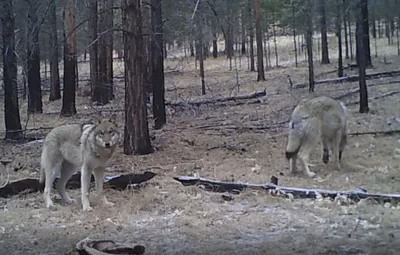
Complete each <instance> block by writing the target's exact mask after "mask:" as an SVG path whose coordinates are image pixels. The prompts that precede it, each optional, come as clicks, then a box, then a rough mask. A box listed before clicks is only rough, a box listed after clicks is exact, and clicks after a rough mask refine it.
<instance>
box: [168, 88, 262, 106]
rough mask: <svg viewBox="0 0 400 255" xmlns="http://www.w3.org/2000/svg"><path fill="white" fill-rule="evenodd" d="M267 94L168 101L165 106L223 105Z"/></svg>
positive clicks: (256, 93)
mask: <svg viewBox="0 0 400 255" xmlns="http://www.w3.org/2000/svg"><path fill="white" fill-rule="evenodd" d="M266 95H267V92H266V89H264V90H263V91H256V92H254V93H251V94H247V95H239V96H230V97H219V98H210V99H203V100H193V101H187V102H184V101H180V102H169V101H166V102H165V105H169V106H197V107H198V106H200V105H202V104H215V103H222V102H228V101H236V100H246V99H254V98H258V97H263V96H266Z"/></svg>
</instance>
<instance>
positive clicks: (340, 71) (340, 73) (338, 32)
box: [336, 0, 343, 77]
mask: <svg viewBox="0 0 400 255" xmlns="http://www.w3.org/2000/svg"><path fill="white" fill-rule="evenodd" d="M341 7H342V5H341V3H340V0H336V35H337V38H338V76H339V77H343V55H342V26H341V19H340V13H341V12H342V10H343V9H342V8H341Z"/></svg>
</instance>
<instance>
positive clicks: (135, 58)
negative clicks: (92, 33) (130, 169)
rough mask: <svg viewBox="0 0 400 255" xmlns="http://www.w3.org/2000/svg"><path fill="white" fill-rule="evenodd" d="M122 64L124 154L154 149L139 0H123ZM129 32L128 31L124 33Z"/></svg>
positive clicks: (150, 151) (139, 153)
mask: <svg viewBox="0 0 400 255" xmlns="http://www.w3.org/2000/svg"><path fill="white" fill-rule="evenodd" d="M122 2H123V19H124V20H123V23H122V24H124V27H125V28H124V31H125V32H124V52H125V54H124V65H125V127H124V154H127V155H131V154H136V155H144V154H149V153H152V152H153V148H152V146H151V143H150V136H149V128H148V122H147V107H146V93H145V80H144V68H145V66H144V59H143V51H144V46H143V38H142V14H141V11H140V10H141V9H140V2H141V1H140V0H122ZM127 31H129V32H127Z"/></svg>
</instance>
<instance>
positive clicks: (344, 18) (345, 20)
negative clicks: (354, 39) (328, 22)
mask: <svg viewBox="0 0 400 255" xmlns="http://www.w3.org/2000/svg"><path fill="white" fill-rule="evenodd" d="M346 11H347V10H346V0H343V12H342V13H343V27H344V45H345V54H346V55H345V56H346V59H349V58H350V56H349V41H348V32H347V19H346V15H345V14H344V13H346Z"/></svg>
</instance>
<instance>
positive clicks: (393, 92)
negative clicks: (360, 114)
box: [346, 90, 400, 105]
mask: <svg viewBox="0 0 400 255" xmlns="http://www.w3.org/2000/svg"><path fill="white" fill-rule="evenodd" d="M399 93H400V90H395V91H390V92H387V93H383V94H380V95H377V96H373V97H369V98H368V100H376V99H380V98H385V97H390V96H393V95H396V94H399ZM358 103H360V100H356V101H352V102H349V103H347V104H346V105H354V104H358Z"/></svg>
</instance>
